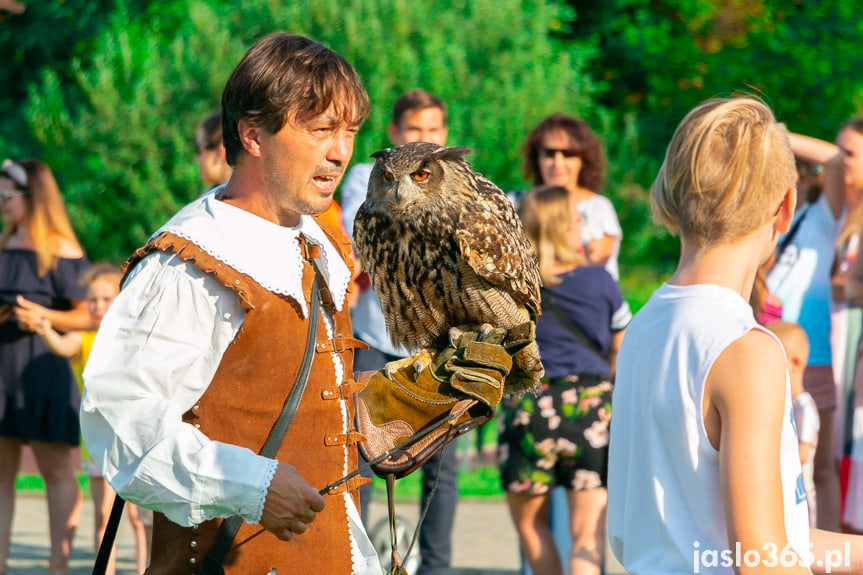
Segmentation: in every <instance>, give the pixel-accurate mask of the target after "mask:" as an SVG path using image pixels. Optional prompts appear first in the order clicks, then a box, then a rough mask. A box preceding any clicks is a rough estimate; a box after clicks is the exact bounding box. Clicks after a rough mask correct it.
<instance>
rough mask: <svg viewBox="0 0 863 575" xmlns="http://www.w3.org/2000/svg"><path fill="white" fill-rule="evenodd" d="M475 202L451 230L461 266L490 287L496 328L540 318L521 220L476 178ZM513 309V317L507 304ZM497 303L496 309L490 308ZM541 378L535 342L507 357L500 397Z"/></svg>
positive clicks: (534, 265) (534, 267) (535, 274)
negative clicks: (508, 363)
mask: <svg viewBox="0 0 863 575" xmlns="http://www.w3.org/2000/svg"><path fill="white" fill-rule="evenodd" d="M477 180H478V182H477V183H478V194H479V201H478V203H477V205H475V206H473V208H474V209H470V210H465V211H463V212H462V214H461V217H460V218H459V222H458V227H457V229H456V238H457V239H458V245H459V250H460V251H461V255H462V257H463V258H464V261H466V262H467V263H468V265H470V267H471V269H473V271H474V272H475V273H476V274H477V275H478V276H479V277H481V278H482V279H484V280H485V281H487V282H488V283H490V284H492V285H493V286H495V287H496V288H497V289H495V290H487V291H486V292H484V293H485V297H486V298H487V299H488V300H489V303H490V305H491V306H492V307H493V308H497V309H500V310H501V313H500V314H499V316H500V317H499V322H498V325H499V326H501V327H506V328H511V327H514V326H515V325H519V324H520V323H523V322H525V321H528V320H529V319H530V320H534V321H535V320H536V319H538V318H539V315H540V313H541V312H540V291H539V289H540V287H541V286H542V280H541V279H540V276H539V264H538V261H537V258H536V255H535V253H534V251H533V248H532V247H531V245H530V242H528V240H527V238H526V237H525V235H524V233H523V232H522V227H521V220H520V219H519V217H518V214H517V213H516V211H515V208H514V207H513V205H512V203H510V201H509V200H508V199H507V197H506V196H505V195H504V193H503V192H502V191H501V190H500V188H498V187H497V186H495V185H494V184H493V183H492V182H491V181H489V180H487V179H486V178H484V177H483V176H481V175H479V174H477ZM509 298H512V299H513V300H515V303H516V304H517V307H518V310H519V311H518V313H517V314H516V315H515V316H513V315H512V313H511V312H509V311H507V310H508V309H511V306H510V305H505V304H508V303H509V302H508V301H504V300H507V299H509ZM495 300H500V302H499V304H500V305H495V303H498V302H495ZM543 373H544V370H543V367H542V361H541V360H540V355H539V348H538V347H537V345H536V342H532V343H531V344H530V345H528V346H527V347H525V348H524V349H522V350H521V351H519V352H518V353H517V354H516V355H515V356H514V357H513V369H512V372H511V373H510V374H509V376H508V377H507V379H506V394H507V395H508V396H520V395H523V394H524V393H525V392H526V391H529V390H532V389H535V388H536V387H538V385H539V379H540V378H541V377H542V375H543Z"/></svg>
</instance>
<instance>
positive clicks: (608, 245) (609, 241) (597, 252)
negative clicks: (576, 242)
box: [584, 236, 617, 266]
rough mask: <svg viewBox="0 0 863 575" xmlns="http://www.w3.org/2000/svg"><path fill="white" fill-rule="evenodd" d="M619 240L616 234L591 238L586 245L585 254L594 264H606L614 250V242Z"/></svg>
mask: <svg viewBox="0 0 863 575" xmlns="http://www.w3.org/2000/svg"><path fill="white" fill-rule="evenodd" d="M616 241H617V237H615V236H602V237H601V238H596V239H594V240H590V241H589V242H587V243H586V244H585V246H584V255H585V256H586V257H587V261H588V262H590V264H591V265H594V266H605V264H606V263H607V262H608V258H610V257H611V254H612V253H613V252H614V243H615V242H616Z"/></svg>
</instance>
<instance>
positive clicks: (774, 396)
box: [704, 330, 809, 575]
mask: <svg viewBox="0 0 863 575" xmlns="http://www.w3.org/2000/svg"><path fill="white" fill-rule="evenodd" d="M785 373H786V372H785V358H784V355H783V354H782V350H781V348H780V347H779V345H778V344H777V343H776V342H775V341H774V340H773V339H772V338H771V337H770V336H769V335H768V334H765V333H764V332H762V331H760V330H751V331H750V332H748V333H747V334H745V335H744V336H742V337H741V338H739V339H738V340H737V341H735V342H734V343H732V344H731V345H730V346H729V347H728V348H726V350H725V351H724V352H723V353H722V354H721V355H720V356H719V358H718V359H717V360H716V362H715V363H714V365H713V367H712V369H711V371H710V374H709V376H708V379H707V384H706V388H705V406H704V416H705V425H706V426H707V428H708V437H710V440H711V443H713V444H714V447H718V449H719V473H720V487H721V491H722V501H723V506H724V508H725V520H726V528H727V530H728V545H729V549H735V548H736V545H737V544H738V543H739V544H740V549H741V550H742V552H743V553H744V554H745V553H746V552H747V551H749V550H753V551H757V552H758V553H759V554H760V556H761V557H763V558H765V559H767V560H768V561H769V558H768V555H770V554H771V553H773V554H774V555H775V556H776V557H779V556H780V555H781V554H782V553H783V552H785V553H790V547H789V546H788V539H787V536H786V533H785V513H784V504H783V494H782V487H783V486H782V478H781V471H780V445H781V436H782V425H783V420H784V418H785V417H787V413H786V412H785V392H786V385H785V381H786V380H785V377H786V376H785ZM717 443H718V445H717ZM786 549H788V550H789V551H785V550H786ZM804 552H805V551H804ZM798 559H800V558H798ZM790 563H793V565H789V562H788V561H785V562H779V563H778V564H777V565H775V566H774V567H773V568H772V569H771V570H770V572H771V573H776V574H779V573H782V574H788V575H790V574H797V575H805V574H807V573H809V571H808V569H806V568H805V567H804V566H803V562H802V560H798V561H791V562H790ZM766 566H767V565H765V564H763V563H761V562H759V564H758V565H755V566H747V565H745V564H741V565H740V566H739V567H736V568H735V572H736V573H738V574H740V575H750V574H753V573H760V572H762V571H764V570H765V567H766Z"/></svg>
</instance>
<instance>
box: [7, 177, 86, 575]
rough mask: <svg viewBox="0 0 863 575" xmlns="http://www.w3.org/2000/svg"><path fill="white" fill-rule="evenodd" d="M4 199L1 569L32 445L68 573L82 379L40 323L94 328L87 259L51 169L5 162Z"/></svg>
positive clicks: (59, 558)
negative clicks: (25, 450) (84, 277)
mask: <svg viewBox="0 0 863 575" xmlns="http://www.w3.org/2000/svg"><path fill="white" fill-rule="evenodd" d="M0 202H2V204H0V207H2V220H3V233H2V235H0V574H2V573H5V572H6V562H7V560H8V558H9V544H10V538H11V528H12V514H13V511H14V498H15V475H16V473H17V471H18V466H19V461H20V455H21V446H22V445H23V444H25V443H26V444H28V445H29V446H30V447H31V448H32V450H33V454H34V455H35V457H36V463H37V465H38V467H39V472H40V473H41V474H42V477H43V478H44V480H45V490H46V494H47V498H48V518H49V524H50V525H49V528H50V529H49V530H50V534H51V555H50V559H49V565H48V571H49V573H65V572H67V571H68V569H69V564H68V563H69V553H70V550H71V546H72V537H73V535H74V532H75V527H77V525H78V518H79V516H80V510H81V491H80V489H79V488H78V482H77V480H76V477H75V460H74V458H73V448H74V447H75V446H77V445H78V443H79V427H78V406H79V396H78V386H77V384H76V383H75V378H74V376H73V374H72V369H71V368H70V366H69V361H68V360H67V359H66V358H62V357H59V356H57V355H54V354H52V353H51V352H50V351H49V350H48V349H47V348H46V346H45V343H44V342H43V341H42V339H41V338H40V337H39V336H38V335H37V334H36V333H35V331H34V330H35V328H36V324H37V323H38V322H40V321H41V320H43V319H47V320H49V321H50V322H51V324H52V325H53V326H55V327H56V328H57V329H58V330H61V331H69V330H74V329H85V328H88V327H89V325H90V316H89V313H88V312H87V308H86V303H85V301H84V300H85V297H84V288H83V287H82V286H81V285H80V284H79V283H78V277H79V275H80V273H81V272H82V271H84V270H85V269H86V268H87V267H89V265H90V264H89V262H88V261H87V260H86V258H85V257H84V253H83V250H82V249H81V246H80V244H79V243H78V240H77V238H76V237H75V233H74V231H73V230H72V225H71V224H70V223H69V218H68V216H67V215H66V209H65V207H64V206H63V200H62V198H61V196H60V190H59V189H58V187H57V182H56V180H55V179H54V175H53V174H52V173H51V170H50V168H48V166H46V165H45V164H43V163H42V162H39V161H37V160H21V161H19V162H13V161H10V160H5V161H4V162H3V164H2V167H0Z"/></svg>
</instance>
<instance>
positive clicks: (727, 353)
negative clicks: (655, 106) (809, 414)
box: [608, 98, 863, 575]
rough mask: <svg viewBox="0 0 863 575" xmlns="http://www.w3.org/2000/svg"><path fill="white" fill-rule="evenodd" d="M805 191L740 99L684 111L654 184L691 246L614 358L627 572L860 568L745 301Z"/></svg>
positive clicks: (622, 556)
mask: <svg viewBox="0 0 863 575" xmlns="http://www.w3.org/2000/svg"><path fill="white" fill-rule="evenodd" d="M795 180H796V173H795V169H794V157H793V155H792V152H791V148H790V144H789V138H788V133H787V131H786V129H785V127H784V126H783V125H782V124H779V123H777V121H776V119H775V118H774V116H773V113H772V112H771V110H770V109H769V108H768V107H767V106H766V105H765V104H764V103H762V102H760V101H758V100H756V99H754V98H733V99H723V100H711V101H708V102H705V103H703V104H701V105H699V106H697V107H696V108H695V109H693V110H692V111H691V112H690V113H689V114H687V116H686V117H685V118H684V119H683V121H682V122H681V123H680V125H679V126H678V128H677V130H676V132H675V134H674V137H673V138H672V141H671V143H670V144H669V146H668V150H667V152H666V157H665V161H664V162H663V165H662V167H661V168H660V171H659V174H658V175H657V177H656V180H655V181H654V183H653V186H652V187H651V190H650V205H651V209H652V211H653V214H654V218H655V219H656V220H657V221H658V222H659V223H662V224H663V225H665V226H666V227H667V228H668V229H669V231H671V232H673V233H678V234H679V235H680V246H681V251H680V260H679V263H678V266H677V269H676V271H675V273H674V275H673V276H672V277H671V279H670V280H669V281H668V282H667V283H665V284H663V285H662V286H660V288H659V289H657V290H656V292H654V294H653V295H652V296H651V298H650V300H649V301H648V302H647V303H646V304H645V305H644V307H642V309H641V310H640V311H639V313H638V314H636V316H635V317H634V318H633V320H632V322H630V324H629V327H628V328H627V331H626V335H625V336H624V338H623V343H622V345H621V348H620V352H619V354H618V358H617V377H616V380H615V391H614V400H613V408H614V417H613V418H612V421H611V432H610V438H611V441H610V453H609V473H608V531H609V539H610V543H611V548H612V550H613V552H614V554H615V555H616V556H617V558H618V559H619V560H620V561H621V563H622V564H623V567H624V568H625V569H626V571H627V572H628V573H631V574H632V575H644V574H654V573H662V574H666V575H670V574H681V575H682V574H684V573H711V574H713V575H716V574H732V573H734V574H736V575H748V574H751V573H764V572H769V573H783V574H792V573H793V574H797V575H804V574H808V573H810V570H809V567H810V566H811V568H812V571H813V572H815V573H825V572H833V573H861V572H863V538H860V537H856V536H852V535H844V534H839V533H828V532H825V531H820V530H818V529H810V528H809V514H808V509H807V506H806V495H805V491H804V488H803V474H802V470H801V466H800V459H799V455H798V444H797V435H796V433H795V429H794V420H793V414H792V407H791V390H790V385H789V379H788V372H787V369H786V362H785V355H784V353H783V350H782V346H781V344H780V343H779V341H778V339H777V338H776V336H775V335H774V334H772V333H771V332H770V331H768V330H767V329H765V328H764V327H762V326H760V325H759V324H758V323H757V322H756V321H755V317H754V316H753V313H752V309H751V308H750V307H749V305H748V300H749V296H750V293H751V291H752V286H753V282H754V278H755V275H756V272H757V270H758V267H759V266H760V265H761V264H762V262H764V261H765V260H766V259H767V257H768V256H769V255H770V253H771V252H772V251H773V249H774V247H775V246H776V241H777V238H778V237H779V235H780V234H781V233H784V232H786V231H787V230H788V228H789V227H790V223H791V220H792V217H793V214H794V208H795V204H796V197H797V194H796V190H795V187H794V184H795Z"/></svg>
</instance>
